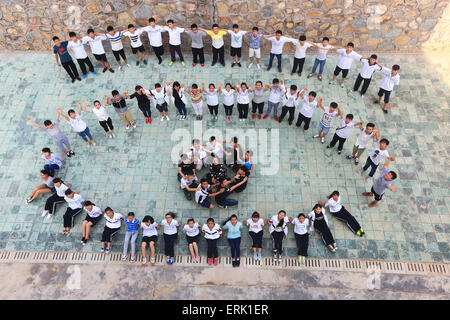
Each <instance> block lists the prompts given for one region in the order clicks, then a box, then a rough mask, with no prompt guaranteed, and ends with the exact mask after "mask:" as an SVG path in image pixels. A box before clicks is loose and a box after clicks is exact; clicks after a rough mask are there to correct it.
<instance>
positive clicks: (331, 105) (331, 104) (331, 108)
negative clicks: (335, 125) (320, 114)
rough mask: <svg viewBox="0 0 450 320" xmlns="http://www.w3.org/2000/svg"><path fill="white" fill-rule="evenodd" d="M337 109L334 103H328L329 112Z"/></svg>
mask: <svg viewBox="0 0 450 320" xmlns="http://www.w3.org/2000/svg"><path fill="white" fill-rule="evenodd" d="M337 107H338V104H337V103H336V102H332V103H330V112H334V110H336V108H337Z"/></svg>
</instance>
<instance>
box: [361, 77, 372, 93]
mask: <svg viewBox="0 0 450 320" xmlns="http://www.w3.org/2000/svg"><path fill="white" fill-rule="evenodd" d="M370 81H372V78H369V79H364V81H363V86H362V89H361V94H365V93H366V91H367V89H368V88H369V85H370Z"/></svg>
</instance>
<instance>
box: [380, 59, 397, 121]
mask: <svg viewBox="0 0 450 320" xmlns="http://www.w3.org/2000/svg"><path fill="white" fill-rule="evenodd" d="M398 70H400V66H399V65H398V64H394V65H393V66H392V69H389V68H386V67H382V71H383V73H384V78H383V80H382V81H381V86H380V90H379V91H378V100H375V101H374V103H380V102H381V98H382V97H383V95H384V106H383V112H384V113H388V111H387V106H388V103H389V97H390V96H391V92H392V90H393V89H394V86H395V85H398V84H399V83H400V75H399V74H398Z"/></svg>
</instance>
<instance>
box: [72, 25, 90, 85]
mask: <svg viewBox="0 0 450 320" xmlns="http://www.w3.org/2000/svg"><path fill="white" fill-rule="evenodd" d="M69 38H70V40H69V43H68V44H67V49H71V50H72V51H73V53H74V55H75V59H77V61H78V65H79V66H80V69H81V72H82V73H83V76H82V77H83V79H85V78H86V74H87V70H86V65H87V66H88V68H89V71H90V72H92V74H93V75H96V74H97V73H96V72H95V69H94V66H93V65H92V62H91V60H90V59H89V57H88V55H87V53H86V50H84V43H83V39H82V38H81V37H77V34H76V33H75V32H72V31H71V32H69Z"/></svg>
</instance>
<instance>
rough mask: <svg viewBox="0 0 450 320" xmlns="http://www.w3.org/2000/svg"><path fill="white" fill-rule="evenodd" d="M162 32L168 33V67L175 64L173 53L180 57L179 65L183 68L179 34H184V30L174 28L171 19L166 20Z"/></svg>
mask: <svg viewBox="0 0 450 320" xmlns="http://www.w3.org/2000/svg"><path fill="white" fill-rule="evenodd" d="M164 30H165V31H167V32H168V33H169V49H170V59H171V61H170V62H169V67H170V66H172V65H173V63H174V62H175V52H176V53H177V54H178V57H180V61H181V65H182V66H183V67H184V66H185V63H184V57H183V52H181V37H180V34H181V33H183V32H184V28H179V27H175V23H174V22H173V20H172V19H169V20H167V26H165V27H164Z"/></svg>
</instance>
